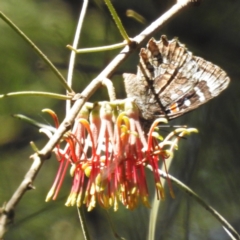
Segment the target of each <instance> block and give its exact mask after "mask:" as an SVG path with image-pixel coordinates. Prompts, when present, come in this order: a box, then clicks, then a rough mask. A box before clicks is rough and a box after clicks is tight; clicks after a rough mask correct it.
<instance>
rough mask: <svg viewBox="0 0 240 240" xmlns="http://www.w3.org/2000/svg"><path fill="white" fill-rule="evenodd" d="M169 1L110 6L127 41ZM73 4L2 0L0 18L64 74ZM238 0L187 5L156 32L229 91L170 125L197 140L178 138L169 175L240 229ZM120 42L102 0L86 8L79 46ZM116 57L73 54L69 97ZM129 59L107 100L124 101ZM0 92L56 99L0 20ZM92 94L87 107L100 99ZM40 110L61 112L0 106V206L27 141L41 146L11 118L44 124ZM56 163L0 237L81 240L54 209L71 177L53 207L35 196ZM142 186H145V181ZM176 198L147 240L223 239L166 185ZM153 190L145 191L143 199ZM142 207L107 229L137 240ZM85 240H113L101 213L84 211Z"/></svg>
mask: <svg viewBox="0 0 240 240" xmlns="http://www.w3.org/2000/svg"><path fill="white" fill-rule="evenodd" d="M173 3H174V1H167V0H131V1H129V0H121V1H113V4H114V6H115V7H116V10H117V12H118V13H119V15H120V17H121V19H122V21H123V24H124V26H125V27H126V30H127V32H128V34H129V35H130V36H135V35H136V34H138V33H139V32H140V31H142V30H143V29H144V28H145V27H146V26H147V25H148V24H149V23H151V22H152V21H153V20H155V19H156V18H157V17H159V16H160V15H161V14H162V13H164V12H165V11H166V10H167V9H168V8H169V7H170V6H171V5H172V4H173ZM80 6H81V1H60V0H48V1H37V0H28V1H26V0H22V1H17V0H8V1H6V0H5V1H1V3H0V11H2V12H4V13H5V14H6V15H7V16H8V17H9V18H11V20H12V21H13V22H15V23H16V24H17V25H18V26H19V27H20V28H21V29H22V30H23V31H24V32H25V33H26V34H27V35H28V36H29V37H30V38H31V39H32V40H33V41H34V42H35V43H36V44H37V46H38V47H39V48H40V49H41V50H42V51H43V52H44V53H45V54H46V55H47V56H48V57H49V58H50V59H51V60H52V61H53V63H54V64H55V65H56V66H57V67H58V68H59V70H60V71H61V72H62V74H63V75H64V76H66V75H67V67H68V60H69V55H70V52H69V50H68V49H66V47H65V46H66V45H67V44H71V43H72V41H73V35H74V31H75V27H76V22H77V19H78V14H79V12H80ZM127 9H133V10H135V11H137V12H138V13H139V14H141V15H142V16H143V17H144V18H145V20H146V23H145V24H141V23H139V22H136V21H135V20H133V19H130V18H128V17H126V14H125V13H126V10H127ZM239 15H240V1H238V0H231V1H230V0H229V1H226V0H218V1H214V0H205V1H202V3H201V5H199V6H189V7H187V8H186V9H184V10H183V11H182V12H181V13H179V14H178V15H177V16H175V17H174V18H173V19H172V20H171V21H170V22H168V24H167V25H165V26H164V28H162V29H161V30H160V31H159V32H158V33H157V34H156V35H155V38H156V39H158V38H159V37H160V36H161V35H162V34H166V35H167V36H168V38H169V39H171V38H173V37H174V36H177V37H179V40H180V41H181V42H182V43H185V44H186V45H187V47H188V49H189V50H190V51H192V52H193V53H194V54H195V55H197V56H201V57H203V58H205V59H206V60H209V61H211V62H214V63H215V64H217V65H219V66H221V67H222V68H223V69H224V70H225V71H226V72H227V73H228V74H229V76H230V78H231V80H232V81H231V84H230V86H229V88H228V89H227V90H226V91H224V92H223V93H222V94H221V95H220V96H219V97H217V98H216V99H214V100H212V101H210V102H209V103H207V104H206V105H204V106H202V107H200V108H199V109H197V110H195V111H194V112H191V113H189V114H186V115H184V116H183V117H181V118H178V119H176V120H174V121H173V122H172V123H173V124H184V125H185V124H186V125H188V126H191V127H196V128H197V129H198V130H199V134H196V135H191V136H189V137H187V139H186V140H182V141H181V143H180V146H179V150H178V151H177V152H176V154H175V159H174V162H173V165H172V169H171V170H170V173H171V174H172V175H174V176H175V177H177V178H178V179H179V180H181V181H183V182H184V183H186V184H187V185H188V186H190V187H191V188H192V189H193V190H195V191H196V192H197V193H198V194H199V195H200V196H201V197H202V198H203V199H205V200H206V201H207V202H208V203H209V204H210V205H211V206H213V207H214V208H215V209H216V210H217V211H219V212H220V213H221V214H222V215H223V216H224V217H225V218H226V219H227V220H228V221H229V222H230V223H231V224H232V225H233V226H234V227H235V228H236V229H237V230H238V231H239V232H240V227H239V226H240V206H239V203H240V193H239V187H240V159H239V156H240V148H239V144H240V133H239V132H240V129H239V114H240V109H239V105H240V102H239V101H240V86H239V79H240V68H239V65H240V54H239V53H240V44H239V43H240V31H239V29H240V17H239ZM120 41H122V39H121V36H120V34H119V33H118V30H117V28H116V27H115V24H114V23H113V21H112V19H111V16H110V14H109V12H108V11H107V9H106V7H105V4H104V3H103V1H100V0H95V1H90V4H89V9H88V12H87V16H86V19H85V23H84V27H83V32H82V37H81V42H80V46H81V47H92V46H101V45H107V44H111V43H116V42H120ZM117 52H118V51H111V52H104V53H89V54H83V55H80V56H78V57H77V64H76V70H75V72H74V86H73V88H74V90H75V91H76V92H80V91H81V90H82V89H83V88H84V86H86V85H87V84H88V83H89V81H90V80H91V79H93V78H94V77H95V76H96V75H97V74H98V73H99V72H100V71H101V70H102V69H103V68H104V67H105V66H106V65H107V64H108V62H109V61H110V60H111V59H112V58H113V57H114V56H115V54H116V53H117ZM137 61H138V54H137V52H136V53H135V54H133V55H132V56H131V57H130V58H129V59H128V60H127V61H126V62H125V63H124V64H123V65H122V66H121V67H120V68H119V69H118V70H117V72H116V74H115V75H114V76H113V78H112V79H113V82H114V85H115V87H116V89H117V97H118V98H124V97H125V93H124V90H123V83H122V78H121V74H122V73H123V72H132V73H135V72H136V64H137ZM0 83H1V88H0V89H1V90H0V94H2V93H7V92H14V91H23V90H37V91H49V92H56V93H64V89H63V88H62V86H61V84H60V83H59V82H58V80H57V79H56V77H55V75H54V74H53V73H52V72H51V71H50V70H49V69H48V67H47V66H46V65H45V64H44V63H43V62H42V60H41V59H39V57H38V56H36V54H35V53H34V52H33V50H32V49H31V47H29V46H28V45H27V44H26V43H25V42H24V41H23V40H22V39H21V38H20V37H19V36H18V35H17V34H16V33H15V32H13V31H12V29H10V27H9V26H8V25H7V24H6V23H5V22H3V21H2V20H0ZM106 99H107V97H106V90H105V89H100V90H98V91H97V92H96V93H95V95H94V96H93V98H92V100H93V101H96V100H106ZM43 108H51V109H53V110H54V111H55V112H56V113H57V114H58V116H59V118H60V119H62V118H63V117H64V114H65V104H64V102H63V101H59V100H52V99H45V98H39V97H13V98H7V99H2V100H0V123H1V130H0V133H1V134H0V204H1V205H2V204H3V203H4V202H5V201H8V200H9V198H10V197H11V195H12V194H13V192H14V191H15V189H16V188H17V186H18V185H19V183H20V181H21V180H22V179H23V177H24V175H25V173H26V171H27V170H28V168H29V167H30V165H31V160H30V159H29V156H30V155H31V154H32V153H33V151H32V150H31V147H30V146H29V142H30V141H34V142H35V143H36V145H37V146H38V147H39V148H41V147H42V146H44V144H45V143H46V141H47V139H46V137H45V136H43V135H41V134H40V133H38V129H35V128H33V127H32V126H29V125H27V124H26V123H24V122H21V121H18V120H17V119H14V118H12V117H11V114H15V113H21V114H25V115H27V116H30V117H33V118H35V119H38V120H39V121H41V122H48V121H49V123H50V124H52V122H51V119H50V118H49V116H47V115H46V114H43V113H41V110H42V109H43ZM57 167H58V164H57V162H56V160H55V158H54V157H53V158H52V159H50V160H49V161H46V163H45V164H44V166H43V168H42V169H41V171H40V173H39V175H38V177H37V179H36V180H35V183H34V185H35V187H36V190H34V191H30V192H29V193H27V194H26V195H25V196H24V197H23V199H22V200H21V202H20V204H19V205H18V207H17V209H16V212H15V219H14V222H13V224H12V225H10V226H9V231H8V232H7V233H6V237H5V239H24V240H26V239H51V240H54V239H72V240H74V239H82V233H81V228H80V225H79V221H78V216H77V212H76V208H75V207H72V208H66V207H65V206H64V203H65V200H66V198H67V195H68V194H69V192H70V187H71V180H72V179H71V178H70V177H67V178H66V179H65V181H64V184H63V187H62V190H61V192H60V195H59V197H58V199H57V201H55V202H49V203H45V202H44V199H45V196H46V194H47V192H48V190H49V189H50V187H51V184H52V183H53V180H54V177H55V174H56V171H57ZM149 186H150V188H151V189H152V188H153V183H152V182H149ZM174 192H175V195H176V199H171V198H170V197H169V196H167V198H166V200H165V201H164V202H163V203H162V204H161V208H160V212H159V214H158V216H159V217H158V222H157V231H156V238H155V239H161V240H162V239H164V240H165V239H171V240H172V239H176V240H177V239H178V240H179V239H184V240H185V239H211V240H215V239H218V240H225V239H226V240H227V239H229V237H228V236H227V235H226V233H225V232H224V230H223V228H222V226H221V224H220V223H219V222H217V221H216V220H215V219H214V218H213V217H212V216H211V215H210V213H209V212H207V211H206V210H205V209H203V208H202V207H201V206H200V205H199V204H197V203H196V202H195V201H194V200H193V199H191V198H190V197H189V196H187V195H186V194H185V193H182V192H181V191H179V190H178V189H177V188H175V187H174ZM152 196H153V192H152V193H151V197H152ZM149 212H150V210H149V209H145V208H144V207H143V206H139V208H138V209H137V210H134V211H129V210H126V209H124V208H122V207H120V209H119V210H118V212H115V213H114V212H113V210H110V211H109V213H110V215H111V217H112V221H113V222H114V224H115V225H116V229H117V232H118V233H119V234H120V235H121V236H122V237H124V238H125V239H146V236H147V231H148V230H147V229H148V222H149ZM86 218H87V223H88V227H89V231H90V234H91V236H92V239H99V240H104V239H114V236H113V234H112V232H111V230H110V226H109V223H108V221H107V218H106V215H105V214H104V210H102V209H100V208H96V209H95V210H93V211H92V212H90V213H86Z"/></svg>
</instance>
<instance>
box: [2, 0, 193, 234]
mask: <svg viewBox="0 0 240 240" xmlns="http://www.w3.org/2000/svg"><path fill="white" fill-rule="evenodd" d="M190 1H191V0H184V1H181V3H180V2H177V3H176V4H175V5H174V6H173V7H172V8H170V9H169V10H168V11H167V12H166V13H165V14H163V15H162V16H161V17H159V18H158V19H157V20H156V21H154V22H153V23H152V24H151V25H150V26H149V27H147V28H146V29H145V30H144V31H143V32H141V33H140V34H139V35H138V36H136V37H135V38H134V40H135V41H136V43H138V44H141V43H143V41H144V40H147V39H148V38H150V36H151V35H152V34H153V33H154V32H155V31H157V30H158V29H159V28H160V27H161V26H163V24H164V23H166V22H167V21H168V20H169V19H170V18H171V17H173V16H174V15H175V14H176V13H178V12H179V11H180V10H181V9H182V8H183V7H184V6H186V5H187V3H189V2H190ZM132 51H133V49H131V48H130V47H129V46H127V47H125V48H124V49H123V50H122V51H121V52H120V54H118V55H117V56H116V57H115V58H114V59H113V60H112V61H111V62H110V64H109V65H108V66H107V67H106V68H105V69H104V70H103V71H102V72H101V73H100V74H99V75H98V76H97V78H96V79H94V80H93V81H92V82H91V83H90V84H89V85H88V86H87V87H86V88H85V90H84V91H83V92H82V93H81V94H80V95H79V96H80V97H79V99H78V100H77V101H76V102H75V103H74V105H73V106H72V108H71V110H70V111H69V114H68V115H67V116H66V117H65V119H64V121H63V122H62V123H61V124H60V126H59V128H58V129H57V131H56V132H55V133H54V135H53V137H52V138H51V139H50V140H49V141H48V142H47V144H46V145H45V147H44V148H43V149H42V150H40V153H39V154H36V153H35V154H34V155H33V156H32V159H33V160H34V161H33V164H32V166H31V167H30V169H29V171H28V172H27V174H26V176H25V178H24V180H23V181H22V182H21V183H20V185H19V187H18V188H17V190H16V191H15V192H14V194H13V196H12V197H11V198H10V200H9V201H8V202H7V203H6V206H5V208H4V211H3V212H2V214H1V216H0V238H1V237H2V236H3V235H4V233H5V231H6V226H7V223H8V220H9V214H10V213H11V212H13V211H14V208H15V207H16V206H17V204H18V202H19V201H20V199H21V198H22V197H23V195H24V193H25V192H26V191H27V190H28V189H29V185H30V184H31V183H32V182H33V180H34V179H35V177H36V176H37V173H38V171H39V170H40V168H41V166H42V164H43V162H44V160H45V159H47V158H49V157H50V155H51V152H52V150H53V149H54V147H55V145H56V144H57V143H58V142H59V140H60V139H61V138H62V136H63V135H64V133H65V132H66V131H67V130H69V129H71V126H72V125H73V123H74V121H75V118H76V117H77V114H78V113H79V111H80V109H81V108H82V106H83V104H84V103H85V102H86V101H87V99H88V98H89V97H90V96H91V95H92V94H93V93H94V92H95V91H96V90H97V89H98V87H100V86H101V85H102V80H101V79H105V78H110V77H111V75H112V74H113V72H114V71H115V70H116V68H117V67H118V66H119V65H120V64H121V63H122V62H123V61H124V60H126V58H127V57H128V56H129V55H130V54H131V53H132ZM16 196H17V197H16Z"/></svg>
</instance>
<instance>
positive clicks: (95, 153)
mask: <svg viewBox="0 0 240 240" xmlns="http://www.w3.org/2000/svg"><path fill="white" fill-rule="evenodd" d="M48 112H49V113H50V114H51V115H52V116H53V118H54V119H55V123H57V122H58V121H57V120H56V119H57V117H56V115H55V114H54V113H53V112H52V111H48ZM116 113H117V115H118V116H117V117H116ZM159 122H166V120H163V119H159V120H158V121H155V122H154V123H153V125H152V127H151V128H150V131H149V134H148V137H146V133H144V132H143V130H142V127H141V124H140V122H139V110H138V108H137V107H136V105H135V104H134V103H133V102H131V101H126V102H125V103H124V109H122V104H120V103H114V104H111V103H108V102H102V103H98V104H95V105H94V107H93V109H91V112H90V114H89V110H88V109H86V108H85V109H84V110H83V111H81V113H80V114H79V116H78V119H76V122H75V125H74V127H73V130H72V132H71V133H70V132H69V133H67V134H65V136H64V140H65V141H66V142H67V144H66V146H65V148H64V150H62V149H60V146H59V145H58V146H56V148H55V150H54V152H55V154H56V156H57V159H58V161H59V163H60V165H59V169H58V173H57V176H56V179H55V181H54V184H53V186H52V188H51V190H50V191H49V194H48V195H47V198H46V201H48V200H50V199H51V198H52V199H56V197H57V194H58V192H59V190H60V187H61V185H62V182H63V179H64V177H65V174H66V170H67V169H68V166H69V165H71V166H72V167H71V170H70V173H71V176H72V177H73V184H72V188H71V192H70V195H69V197H68V199H67V202H66V206H73V205H75V204H76V205H77V206H78V207H80V206H81V204H82V203H84V204H86V206H87V208H88V210H89V211H90V210H91V209H93V208H94V207H95V206H96V203H98V204H99V205H100V206H102V207H104V208H109V207H113V208H114V210H117V209H118V203H119V201H120V202H121V203H122V204H123V205H124V206H125V207H126V208H128V209H134V208H136V207H137V206H138V204H139V201H140V200H141V202H142V203H143V204H144V205H145V206H147V207H149V206H150V204H149V202H148V196H149V194H148V187H147V179H146V174H145V166H146V164H150V165H151V166H152V169H153V176H154V181H155V186H156V190H157V195H158V197H159V198H164V191H163V187H162V184H161V181H160V176H159V172H158V162H159V159H161V160H162V161H163V163H164V161H165V160H166V159H167V158H168V157H169V156H170V155H171V153H172V152H173V149H174V147H173V146H175V145H176V143H177V142H176V135H175V134H172V135H171V134H170V135H168V137H167V140H166V139H165V140H163V139H161V138H160V137H159V134H156V132H155V130H154V129H155V126H156V125H157V124H158V123H159ZM184 131H186V129H184ZM180 132H181V131H180ZM182 132H183V130H182ZM182 132H181V133H182ZM177 139H178V138H177ZM165 146H170V150H168V151H167V150H163V148H164V147H165ZM170 152H171V153H170Z"/></svg>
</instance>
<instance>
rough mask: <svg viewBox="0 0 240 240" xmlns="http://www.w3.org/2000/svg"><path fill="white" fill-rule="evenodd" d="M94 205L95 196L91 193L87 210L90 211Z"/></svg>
mask: <svg viewBox="0 0 240 240" xmlns="http://www.w3.org/2000/svg"><path fill="white" fill-rule="evenodd" d="M95 207H96V197H95V196H94V195H93V196H92V197H91V200H90V202H89V205H88V212H90V211H92V210H93V208H95Z"/></svg>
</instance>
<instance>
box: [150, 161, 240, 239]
mask: <svg viewBox="0 0 240 240" xmlns="http://www.w3.org/2000/svg"><path fill="white" fill-rule="evenodd" d="M147 168H148V169H150V170H151V171H152V167H151V166H150V165H147ZM158 172H159V174H160V175H161V177H163V178H164V179H167V178H168V179H170V180H171V181H172V183H174V184H175V185H177V186H178V187H179V188H180V189H181V190H183V191H185V192H186V193H187V194H189V195H190V196H191V197H192V198H193V199H194V200H196V201H197V202H198V203H199V204H200V205H201V206H202V207H203V208H205V209H206V210H207V211H208V212H210V213H211V214H212V215H213V217H215V218H216V219H217V220H218V221H219V222H220V223H221V224H222V225H223V227H224V228H226V229H227V230H228V231H229V232H230V233H231V234H232V235H233V236H234V237H235V238H236V239H238V240H239V239H240V235H239V234H238V232H237V231H236V230H235V229H234V228H233V227H232V226H231V225H230V224H229V223H228V222H227V220H226V219H225V218H224V217H223V216H221V215H220V214H219V213H218V212H217V211H216V210H215V209H214V208H213V207H211V206H210V205H208V204H207V203H206V202H205V201H204V200H203V199H202V198H200V197H199V196H198V195H197V194H196V193H195V192H194V191H193V190H192V189H191V188H189V187H188V186H187V185H185V184H184V183H182V182H181V181H179V180H178V179H177V178H175V177H173V176H171V175H169V174H166V173H165V172H164V171H162V170H158Z"/></svg>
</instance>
